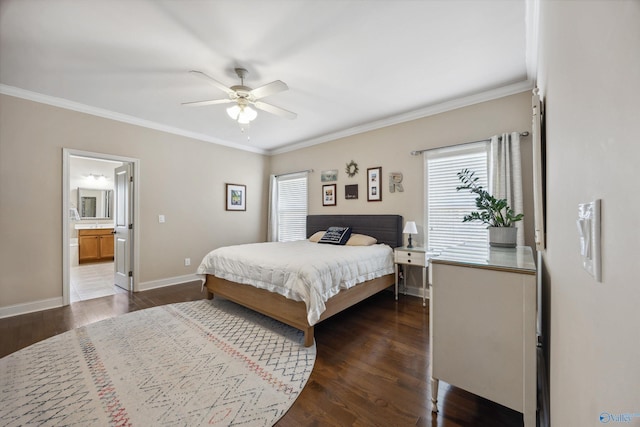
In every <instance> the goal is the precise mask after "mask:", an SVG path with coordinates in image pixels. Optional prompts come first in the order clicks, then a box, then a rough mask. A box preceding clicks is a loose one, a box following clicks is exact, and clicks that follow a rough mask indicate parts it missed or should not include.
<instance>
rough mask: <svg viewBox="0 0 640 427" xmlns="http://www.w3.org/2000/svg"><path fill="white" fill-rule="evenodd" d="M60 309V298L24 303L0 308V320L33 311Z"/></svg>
mask: <svg viewBox="0 0 640 427" xmlns="http://www.w3.org/2000/svg"><path fill="white" fill-rule="evenodd" d="M58 307H62V297H56V298H49V299H43V300H39V301H32V302H26V303H23V304H16V305H9V306H6V307H0V319H3V318H5V317H13V316H19V315H21V314H27V313H33V312H35V311H42V310H49V309H50V308H58Z"/></svg>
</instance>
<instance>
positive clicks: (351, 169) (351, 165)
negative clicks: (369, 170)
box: [345, 160, 358, 178]
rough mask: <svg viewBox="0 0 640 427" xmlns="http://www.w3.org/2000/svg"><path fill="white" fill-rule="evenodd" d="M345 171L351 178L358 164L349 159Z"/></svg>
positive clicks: (356, 170)
mask: <svg viewBox="0 0 640 427" xmlns="http://www.w3.org/2000/svg"><path fill="white" fill-rule="evenodd" d="M345 172H346V173H347V176H348V177H349V178H353V177H354V176H356V174H357V173H358V164H357V163H356V162H354V161H353V160H351V161H350V162H349V163H347V167H346V169H345Z"/></svg>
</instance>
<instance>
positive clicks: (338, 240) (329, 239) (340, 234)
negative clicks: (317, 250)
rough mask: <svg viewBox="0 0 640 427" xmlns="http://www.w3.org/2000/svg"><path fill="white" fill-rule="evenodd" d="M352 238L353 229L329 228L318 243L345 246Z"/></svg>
mask: <svg viewBox="0 0 640 427" xmlns="http://www.w3.org/2000/svg"><path fill="white" fill-rule="evenodd" d="M349 237H351V227H329V228H328V229H327V231H326V233H324V236H322V238H321V239H320V240H318V243H330V244H332V245H344V244H346V243H347V241H348V240H349Z"/></svg>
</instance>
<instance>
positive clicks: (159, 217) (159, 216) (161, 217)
mask: <svg viewBox="0 0 640 427" xmlns="http://www.w3.org/2000/svg"><path fill="white" fill-rule="evenodd" d="M158 222H159V223H160V224H163V223H164V215H158Z"/></svg>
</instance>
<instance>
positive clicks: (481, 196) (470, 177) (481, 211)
mask: <svg viewBox="0 0 640 427" xmlns="http://www.w3.org/2000/svg"><path fill="white" fill-rule="evenodd" d="M457 175H458V179H459V180H460V182H462V185H460V186H458V187H456V190H457V191H460V190H469V191H470V192H472V193H475V194H476V195H477V197H476V208H478V210H477V211H474V212H471V213H470V214H469V215H465V216H464V218H463V219H462V222H469V221H481V222H482V223H484V224H487V225H488V226H489V227H512V226H513V223H514V222H517V221H520V220H522V218H523V217H524V214H521V213H519V214H517V215H516V214H515V212H513V209H511V208H510V207H509V205H508V204H507V199H496V198H495V197H493V196H492V195H491V194H489V192H488V191H486V190H485V189H483V188H482V186H481V185H480V184H478V179H480V178H478V177H476V176H474V175H475V172H471V171H470V170H469V169H462V170H461V171H460V172H458V174H457Z"/></svg>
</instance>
